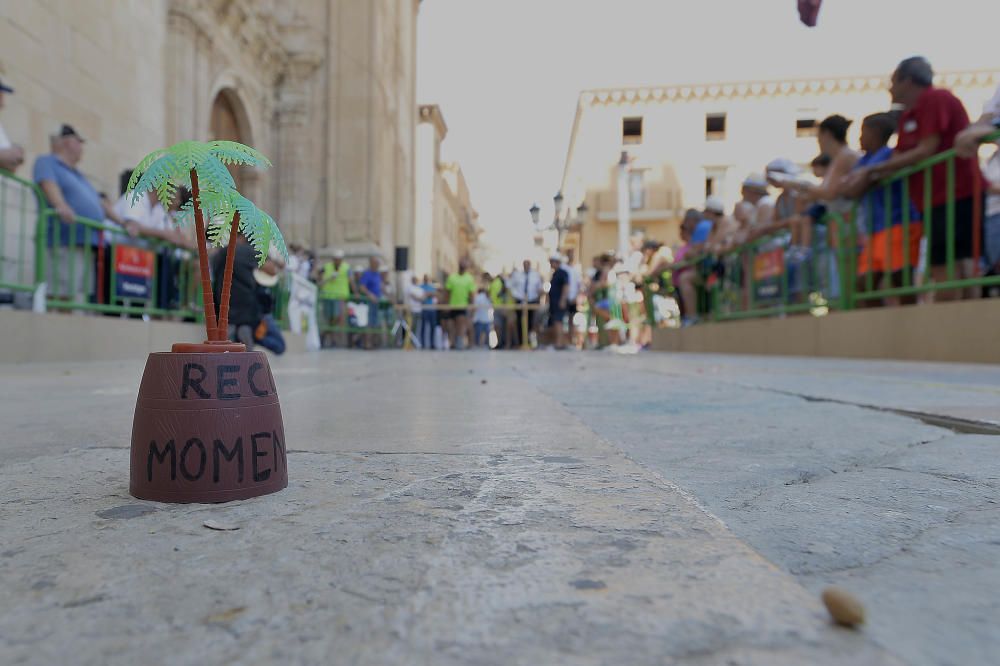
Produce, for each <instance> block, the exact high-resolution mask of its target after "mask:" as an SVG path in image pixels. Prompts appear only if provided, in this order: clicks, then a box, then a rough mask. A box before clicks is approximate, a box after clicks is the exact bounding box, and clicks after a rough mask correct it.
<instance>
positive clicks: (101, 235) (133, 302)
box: [36, 208, 203, 320]
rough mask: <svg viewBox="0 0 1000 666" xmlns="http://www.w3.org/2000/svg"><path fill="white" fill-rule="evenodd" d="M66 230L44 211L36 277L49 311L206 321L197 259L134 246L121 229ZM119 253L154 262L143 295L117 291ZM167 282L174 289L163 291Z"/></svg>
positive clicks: (146, 242)
mask: <svg viewBox="0 0 1000 666" xmlns="http://www.w3.org/2000/svg"><path fill="white" fill-rule="evenodd" d="M81 229H82V232H81V231H80V230H81ZM63 230H64V227H63V225H62V224H61V221H60V220H59V217H58V215H57V214H56V212H55V211H53V210H52V209H49V208H46V209H43V210H42V213H41V215H40V216H39V226H38V233H37V235H36V242H37V247H38V250H39V251H38V260H37V261H38V263H37V264H36V272H37V273H38V275H39V278H40V280H41V281H43V282H45V283H46V284H47V285H48V287H49V288H48V295H47V300H46V305H47V307H48V308H50V309H55V310H74V311H83V312H100V313H108V314H125V315H148V316H151V317H154V316H155V317H172V318H183V319H192V320H200V318H201V316H203V315H202V314H201V307H200V297H201V294H200V290H199V289H197V285H196V283H197V280H195V272H196V271H197V264H196V261H195V259H194V256H193V253H191V252H189V251H187V250H184V249H182V248H179V247H178V246H177V245H174V244H173V243H169V242H167V241H163V240H160V239H149V238H144V239H141V240H136V239H133V238H131V237H130V236H128V234H126V233H125V232H123V231H122V229H121V228H119V227H117V226H114V225H109V224H105V223H103V222H99V221H97V220H91V219H87V218H83V217H77V218H76V219H75V221H74V222H73V223H72V224H70V225H67V226H66V227H65V230H66V232H65V234H64V233H63ZM50 237H51V240H50ZM64 241H65V242H64ZM119 248H133V249H134V250H137V251H138V253H139V256H140V257H141V258H142V260H143V261H148V262H150V265H149V269H150V270H149V273H150V274H149V283H148V288H147V289H146V293H145V295H139V294H130V293H122V292H121V291H120V290H119V288H118V277H119V275H118V274H117V267H116V266H115V262H116V258H117V254H118V250H119ZM163 279H169V280H171V282H172V284H171V286H170V287H167V288H164V289H161V285H160V280H163ZM174 280H176V283H174ZM123 284H127V283H125V282H124V281H123ZM158 301H159V303H158Z"/></svg>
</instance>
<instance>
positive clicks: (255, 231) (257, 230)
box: [233, 194, 288, 264]
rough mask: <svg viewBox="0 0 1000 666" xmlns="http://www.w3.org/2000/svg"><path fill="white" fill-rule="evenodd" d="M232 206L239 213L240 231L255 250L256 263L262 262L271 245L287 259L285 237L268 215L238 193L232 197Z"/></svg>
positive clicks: (265, 258)
mask: <svg viewBox="0 0 1000 666" xmlns="http://www.w3.org/2000/svg"><path fill="white" fill-rule="evenodd" d="M233 206H234V207H235V208H236V210H238V211H239V213H240V231H241V232H242V233H243V235H244V236H245V237H246V239H247V241H249V242H250V245H251V246H252V247H253V249H254V250H255V251H256V252H257V263H258V264H263V263H264V262H265V261H266V260H267V255H268V254H269V253H270V252H271V246H272V245H273V246H274V248H275V249H276V250H277V251H278V252H279V253H280V254H281V256H282V257H284V258H285V259H286V260H287V259H288V248H287V247H286V246H285V239H284V237H283V236H282V235H281V231H280V230H279V229H278V225H277V224H276V223H275V222H274V219H273V218H272V217H271V216H270V215H268V214H267V213H265V212H264V211H262V210H261V209H259V208H257V206H255V205H254V203H253V202H252V201H250V200H249V199H247V198H246V197H244V196H242V195H240V194H237V195H236V196H234V197H233Z"/></svg>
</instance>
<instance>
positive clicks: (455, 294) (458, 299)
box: [444, 259, 476, 349]
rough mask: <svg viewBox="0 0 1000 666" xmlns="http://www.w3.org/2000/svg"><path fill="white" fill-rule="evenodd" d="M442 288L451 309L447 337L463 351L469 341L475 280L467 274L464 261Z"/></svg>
mask: <svg viewBox="0 0 1000 666" xmlns="http://www.w3.org/2000/svg"><path fill="white" fill-rule="evenodd" d="M444 288H445V291H447V292H448V305H449V306H450V308H451V310H450V312H451V317H450V318H449V319H448V320H447V321H448V337H449V338H451V342H452V346H453V347H454V348H455V349H465V348H467V347H468V339H469V338H468V335H469V305H470V303H471V302H472V295H473V294H475V293H476V278H474V277H472V274H471V273H469V267H468V264H467V263H466V261H465V260H464V259H463V260H462V261H460V262H458V272H457V273H452V274H451V275H449V276H448V280H447V281H446V282H445V283H444Z"/></svg>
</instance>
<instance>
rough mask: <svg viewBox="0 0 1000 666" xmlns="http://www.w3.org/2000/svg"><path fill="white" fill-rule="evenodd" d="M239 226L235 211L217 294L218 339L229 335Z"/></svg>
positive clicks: (237, 214) (238, 217)
mask: <svg viewBox="0 0 1000 666" xmlns="http://www.w3.org/2000/svg"><path fill="white" fill-rule="evenodd" d="M239 228H240V213H239V211H237V212H236V214H235V215H233V223H232V226H231V227H230V228H229V247H228V248H227V249H226V270H225V271H224V272H223V273H222V293H221V294H219V340H225V339H226V338H227V337H228V336H229V292H230V291H232V288H233V263H234V261H235V259H236V235H237V231H238V230H239Z"/></svg>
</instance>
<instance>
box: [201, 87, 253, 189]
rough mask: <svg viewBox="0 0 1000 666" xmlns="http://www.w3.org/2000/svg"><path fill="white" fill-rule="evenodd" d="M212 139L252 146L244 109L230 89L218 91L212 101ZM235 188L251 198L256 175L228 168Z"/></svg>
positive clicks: (236, 168)
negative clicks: (234, 182)
mask: <svg viewBox="0 0 1000 666" xmlns="http://www.w3.org/2000/svg"><path fill="white" fill-rule="evenodd" d="M209 131H210V132H211V134H212V139H213V140H215V139H222V140H226V141H238V142H239V143H243V144H246V145H248V146H253V136H252V135H251V132H250V124H249V122H248V119H247V113H246V108H245V107H244V106H243V102H242V101H240V98H239V96H238V95H237V94H236V91H234V90H232V89H231V88H225V89H223V90H220V91H219V93H218V94H217V95H216V96H215V99H214V100H213V101H212V115H211V120H210V124H209ZM229 171H230V173H232V174H233V180H235V181H236V188H237V189H238V190H239V191H240V192H242V193H243V194H244V195H245V196H248V197H253V196H254V194H255V193H254V192H253V190H254V189H256V184H257V173H256V172H255V171H253V170H251V169H247V168H242V167H238V166H235V165H230V166H229Z"/></svg>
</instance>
